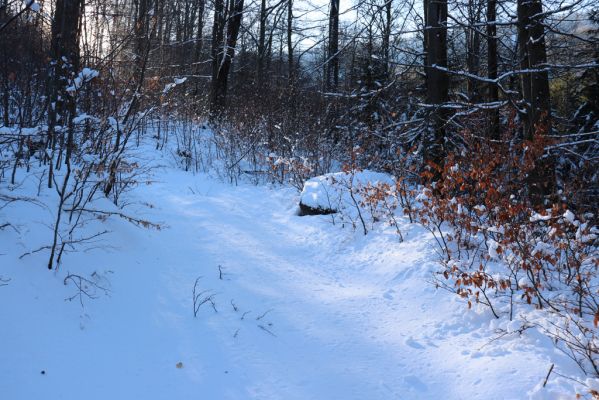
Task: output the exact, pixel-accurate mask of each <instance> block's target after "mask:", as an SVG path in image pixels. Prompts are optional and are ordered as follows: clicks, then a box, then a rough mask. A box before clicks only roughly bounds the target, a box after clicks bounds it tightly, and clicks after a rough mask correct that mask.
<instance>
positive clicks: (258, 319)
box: [256, 308, 272, 321]
mask: <svg viewBox="0 0 599 400" xmlns="http://www.w3.org/2000/svg"><path fill="white" fill-rule="evenodd" d="M271 311H272V308H271V309H270V310H267V311H265V312H264V314H262V315H261V316H259V317H257V318H256V321H260V320H261V319H262V318H264V317H266V314H268V313H269V312H271Z"/></svg>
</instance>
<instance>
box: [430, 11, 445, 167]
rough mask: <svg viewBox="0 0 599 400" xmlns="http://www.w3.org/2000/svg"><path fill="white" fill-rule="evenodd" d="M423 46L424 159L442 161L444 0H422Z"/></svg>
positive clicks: (443, 134) (443, 133)
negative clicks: (426, 125) (426, 124)
mask: <svg viewBox="0 0 599 400" xmlns="http://www.w3.org/2000/svg"><path fill="white" fill-rule="evenodd" d="M424 17H425V25H426V26H425V28H424V48H425V52H426V58H425V68H424V69H425V75H426V99H427V103H428V104H429V105H431V106H433V107H434V108H433V109H432V110H431V115H430V122H431V124H430V126H429V132H427V136H428V138H427V140H426V141H425V146H426V148H425V161H429V162H434V163H435V164H437V165H439V166H440V165H442V164H443V157H444V141H445V128H444V124H445V114H446V112H445V111H444V110H443V108H442V105H443V104H444V103H446V102H447V100H448V98H449V77H448V75H447V73H446V72H445V71H444V70H443V69H444V68H447V0H424Z"/></svg>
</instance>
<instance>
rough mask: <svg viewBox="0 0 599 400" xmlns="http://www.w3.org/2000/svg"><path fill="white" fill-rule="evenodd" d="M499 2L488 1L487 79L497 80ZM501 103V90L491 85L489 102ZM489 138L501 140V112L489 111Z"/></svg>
mask: <svg viewBox="0 0 599 400" xmlns="http://www.w3.org/2000/svg"><path fill="white" fill-rule="evenodd" d="M496 19H497V0H488V1H487V77H488V78H489V79H492V80H495V79H497V68H498V61H497V25H496ZM498 101H499V88H498V86H497V84H496V83H489V86H488V93H487V102H489V103H496V102H498ZM488 129H489V137H490V138H491V139H494V140H497V139H499V111H498V110H497V109H491V110H489V128H488Z"/></svg>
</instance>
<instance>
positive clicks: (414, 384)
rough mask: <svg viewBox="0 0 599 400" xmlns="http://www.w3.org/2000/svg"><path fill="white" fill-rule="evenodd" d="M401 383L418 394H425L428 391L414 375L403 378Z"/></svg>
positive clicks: (424, 384)
mask: <svg viewBox="0 0 599 400" xmlns="http://www.w3.org/2000/svg"><path fill="white" fill-rule="evenodd" d="M403 381H404V382H405V383H406V385H408V386H410V387H411V388H412V389H414V390H416V391H418V392H426V391H427V390H428V386H426V383H424V382H422V381H421V380H420V379H418V378H417V377H416V376H414V375H408V376H406V377H404V378H403Z"/></svg>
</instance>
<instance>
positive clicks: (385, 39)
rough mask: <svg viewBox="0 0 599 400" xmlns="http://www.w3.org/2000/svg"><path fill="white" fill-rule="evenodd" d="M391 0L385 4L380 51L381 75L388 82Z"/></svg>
mask: <svg viewBox="0 0 599 400" xmlns="http://www.w3.org/2000/svg"><path fill="white" fill-rule="evenodd" d="M392 3H393V0H387V1H386V3H385V27H384V30H383V40H382V50H383V58H384V60H383V61H384V63H385V64H384V65H383V69H384V70H383V74H384V76H385V79H387V80H389V63H390V61H391V23H392V21H391V9H392Z"/></svg>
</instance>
